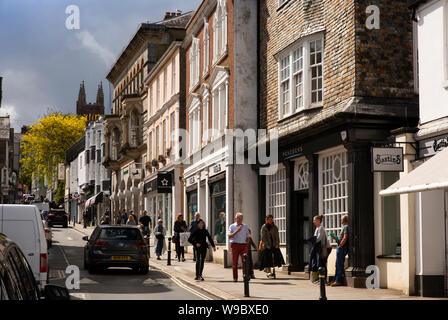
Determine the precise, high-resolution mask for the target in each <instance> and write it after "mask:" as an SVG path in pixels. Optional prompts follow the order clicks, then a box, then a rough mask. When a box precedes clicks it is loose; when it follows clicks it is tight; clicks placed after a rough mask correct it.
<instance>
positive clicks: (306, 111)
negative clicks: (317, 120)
mask: <svg viewBox="0 0 448 320" xmlns="http://www.w3.org/2000/svg"><path fill="white" fill-rule="evenodd" d="M319 109H323V105H316V106H311V107H306V108H304V109H302V110H300V111H297V112H295V113H292V114H290V115H289V116H287V117H285V118H282V119H280V120H278V121H277V123H278V124H281V123H284V122H287V121H288V120H290V119H293V118H296V117H301V116H303V115H306V114H307V113H310V112H313V111H317V110H319Z"/></svg>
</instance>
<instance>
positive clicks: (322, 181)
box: [319, 151, 348, 234]
mask: <svg viewBox="0 0 448 320" xmlns="http://www.w3.org/2000/svg"><path fill="white" fill-rule="evenodd" d="M319 198H320V203H319V207H320V211H321V212H322V213H323V214H324V227H325V229H326V230H327V233H330V232H333V233H334V234H338V233H339V231H341V230H342V225H341V218H342V216H343V215H345V214H347V213H348V177H347V152H345V151H338V152H333V153H330V154H326V155H322V156H320V157H319Z"/></svg>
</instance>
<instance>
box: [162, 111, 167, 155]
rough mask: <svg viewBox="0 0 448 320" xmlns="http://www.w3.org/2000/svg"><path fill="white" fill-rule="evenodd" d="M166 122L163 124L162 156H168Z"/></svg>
mask: <svg viewBox="0 0 448 320" xmlns="http://www.w3.org/2000/svg"><path fill="white" fill-rule="evenodd" d="M166 130H167V128H166V120H163V122H162V154H163V155H165V154H166Z"/></svg>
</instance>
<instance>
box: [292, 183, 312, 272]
mask: <svg viewBox="0 0 448 320" xmlns="http://www.w3.org/2000/svg"><path fill="white" fill-rule="evenodd" d="M295 199H296V203H295V205H296V208H297V211H296V212H297V215H298V216H297V220H296V221H297V227H296V228H297V234H298V252H297V254H298V263H299V268H300V270H301V271H304V270H305V267H306V265H307V264H308V257H309V253H310V250H311V243H310V241H309V239H310V238H311V236H312V230H313V229H312V221H313V219H312V213H311V209H310V203H309V198H308V192H296V193H295Z"/></svg>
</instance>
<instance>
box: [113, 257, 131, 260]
mask: <svg viewBox="0 0 448 320" xmlns="http://www.w3.org/2000/svg"><path fill="white" fill-rule="evenodd" d="M112 260H118V261H127V260H131V257H130V256H112Z"/></svg>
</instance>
